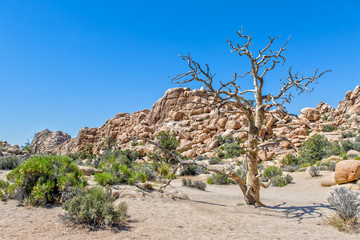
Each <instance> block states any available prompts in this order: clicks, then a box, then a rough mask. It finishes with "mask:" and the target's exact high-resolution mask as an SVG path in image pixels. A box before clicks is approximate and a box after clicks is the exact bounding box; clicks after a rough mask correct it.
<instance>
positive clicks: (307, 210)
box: [265, 202, 334, 223]
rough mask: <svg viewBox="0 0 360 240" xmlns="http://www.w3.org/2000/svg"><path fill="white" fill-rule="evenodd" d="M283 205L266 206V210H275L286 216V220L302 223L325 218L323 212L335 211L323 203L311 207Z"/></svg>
mask: <svg viewBox="0 0 360 240" xmlns="http://www.w3.org/2000/svg"><path fill="white" fill-rule="evenodd" d="M285 205H286V203H285V202H284V203H282V204H279V205H275V206H266V207H265V208H266V209H270V210H275V211H276V212H280V213H282V214H284V215H285V217H286V218H291V219H297V221H298V222H299V223H300V222H301V221H302V220H303V219H304V218H320V217H322V216H323V212H322V210H324V209H330V210H334V208H332V207H331V206H330V205H328V204H323V203H313V205H311V206H285Z"/></svg>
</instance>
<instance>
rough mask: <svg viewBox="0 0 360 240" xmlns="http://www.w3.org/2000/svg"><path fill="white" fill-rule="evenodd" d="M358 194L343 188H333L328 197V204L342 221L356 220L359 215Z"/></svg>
mask: <svg viewBox="0 0 360 240" xmlns="http://www.w3.org/2000/svg"><path fill="white" fill-rule="evenodd" d="M358 197H359V193H357V192H354V191H351V190H347V189H346V188H344V187H338V188H335V189H334V190H333V191H332V192H331V193H330V197H328V199H327V200H328V202H329V203H330V204H331V205H332V206H333V207H334V208H335V210H336V213H337V214H339V216H340V217H341V218H342V219H344V220H348V219H351V218H358V217H359V214H360V200H359V199H358Z"/></svg>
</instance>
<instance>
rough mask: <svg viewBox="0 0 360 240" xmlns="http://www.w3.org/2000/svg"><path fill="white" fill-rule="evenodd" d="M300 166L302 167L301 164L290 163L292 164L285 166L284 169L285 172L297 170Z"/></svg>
mask: <svg viewBox="0 0 360 240" xmlns="http://www.w3.org/2000/svg"><path fill="white" fill-rule="evenodd" d="M299 168H300V166H299V165H290V166H286V167H284V171H285V172H296V171H298V170H299Z"/></svg>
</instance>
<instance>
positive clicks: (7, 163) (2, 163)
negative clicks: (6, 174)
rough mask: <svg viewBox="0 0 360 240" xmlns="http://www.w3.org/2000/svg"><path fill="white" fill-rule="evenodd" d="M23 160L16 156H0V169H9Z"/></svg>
mask: <svg viewBox="0 0 360 240" xmlns="http://www.w3.org/2000/svg"><path fill="white" fill-rule="evenodd" d="M23 161H24V160H23V159H22V158H21V157H17V156H3V157H0V169H3V170H11V169H14V168H16V167H17V166H19V165H20V164H21V163H22V162H23Z"/></svg>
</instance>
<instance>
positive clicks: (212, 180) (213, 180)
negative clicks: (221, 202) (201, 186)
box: [207, 173, 231, 185]
mask: <svg viewBox="0 0 360 240" xmlns="http://www.w3.org/2000/svg"><path fill="white" fill-rule="evenodd" d="M207 183H208V184H219V185H226V184H230V183H231V180H230V179H229V178H228V177H227V176H225V175H222V174H220V173H213V174H211V176H210V177H208V179H207Z"/></svg>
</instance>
